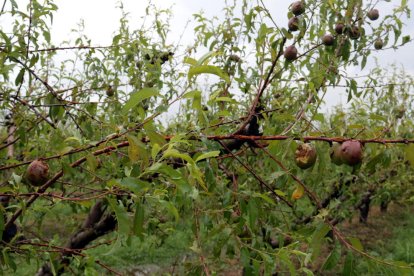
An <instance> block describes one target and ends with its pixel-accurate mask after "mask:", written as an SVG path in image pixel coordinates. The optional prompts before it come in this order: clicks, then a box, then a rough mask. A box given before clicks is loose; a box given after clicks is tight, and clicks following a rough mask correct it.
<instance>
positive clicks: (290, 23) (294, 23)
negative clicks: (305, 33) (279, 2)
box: [288, 16, 299, 32]
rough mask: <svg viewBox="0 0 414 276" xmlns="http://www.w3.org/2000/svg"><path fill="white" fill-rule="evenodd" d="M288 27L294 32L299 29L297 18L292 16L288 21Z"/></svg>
mask: <svg viewBox="0 0 414 276" xmlns="http://www.w3.org/2000/svg"><path fill="white" fill-rule="evenodd" d="M288 29H289V31H291V32H296V31H297V30H299V18H298V17H296V16H294V17H292V18H291V19H289V21H288Z"/></svg>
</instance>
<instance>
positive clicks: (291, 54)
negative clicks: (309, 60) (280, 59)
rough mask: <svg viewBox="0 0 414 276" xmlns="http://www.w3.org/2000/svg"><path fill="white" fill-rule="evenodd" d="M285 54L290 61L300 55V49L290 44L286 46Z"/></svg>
mask: <svg viewBox="0 0 414 276" xmlns="http://www.w3.org/2000/svg"><path fill="white" fill-rule="evenodd" d="M283 56H284V57H285V59H287V60H289V61H292V60H295V59H296V58H297V57H298V50H297V49H296V47H295V46H294V45H290V46H288V47H286V49H285V52H284V53H283Z"/></svg>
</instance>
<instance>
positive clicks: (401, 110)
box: [394, 106, 405, 119]
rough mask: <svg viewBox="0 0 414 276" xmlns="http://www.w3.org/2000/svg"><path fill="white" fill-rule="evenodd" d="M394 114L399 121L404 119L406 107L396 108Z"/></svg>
mask: <svg viewBox="0 0 414 276" xmlns="http://www.w3.org/2000/svg"><path fill="white" fill-rule="evenodd" d="M394 113H395V117H396V118H397V119H401V118H402V117H404V114H405V107H404V106H399V107H397V108H395V109H394Z"/></svg>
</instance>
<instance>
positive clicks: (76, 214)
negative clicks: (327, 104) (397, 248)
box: [0, 0, 414, 275]
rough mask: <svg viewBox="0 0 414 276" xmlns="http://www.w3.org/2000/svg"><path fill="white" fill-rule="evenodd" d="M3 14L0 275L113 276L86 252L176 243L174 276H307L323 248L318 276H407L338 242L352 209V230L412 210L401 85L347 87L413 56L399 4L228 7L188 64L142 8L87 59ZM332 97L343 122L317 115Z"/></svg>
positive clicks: (372, 80) (165, 16)
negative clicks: (375, 211)
mask: <svg viewBox="0 0 414 276" xmlns="http://www.w3.org/2000/svg"><path fill="white" fill-rule="evenodd" d="M4 3H5V4H4V5H3V10H2V12H1V16H9V17H10V18H11V19H12V21H11V22H12V25H11V26H12V28H11V29H10V30H7V31H4V30H2V31H0V35H1V41H0V60H1V63H0V64H1V68H0V70H1V84H0V85H1V86H0V91H1V102H0V104H1V107H0V109H1V111H2V115H3V118H4V119H3V126H2V127H1V139H2V142H3V143H2V145H1V147H0V149H1V151H0V154H1V156H0V158H1V167H0V173H1V179H2V185H1V188H0V192H1V199H2V201H1V202H2V208H1V209H0V210H1V212H2V216H0V232H1V233H2V244H1V246H2V257H1V263H2V265H3V268H4V271H5V272H4V273H5V274H7V273H9V271H11V270H17V269H18V266H19V264H21V263H23V262H24V261H25V260H27V261H29V262H31V265H32V267H34V268H36V270H39V271H38V273H39V275H53V274H62V273H64V272H65V271H70V272H72V273H75V274H76V273H89V274H94V273H95V274H96V273H99V272H97V270H100V269H105V270H107V271H108V272H111V273H115V274H119V272H117V271H116V270H114V269H113V268H110V267H108V266H107V265H105V264H104V263H102V262H101V261H100V260H99V259H97V258H95V256H94V253H93V249H94V248H96V247H98V246H107V245H108V244H110V245H111V246H112V247H111V248H112V249H113V248H117V247H131V248H132V245H131V244H132V243H133V242H134V241H137V240H139V242H141V243H145V242H147V241H150V240H156V242H154V246H160V245H161V244H162V243H164V242H166V241H168V239H169V238H171V237H176V233H181V234H182V236H181V239H180V242H182V244H183V247H185V248H187V249H188V250H189V251H190V252H191V254H189V258H187V259H186V261H185V262H183V264H182V265H181V266H180V269H181V270H182V271H183V272H188V273H190V272H193V273H204V274H206V275H210V274H212V273H214V272H216V271H220V270H221V269H223V268H225V267H226V266H229V264H230V263H234V261H236V263H237V264H238V265H239V266H241V267H243V270H244V272H245V273H246V274H248V275H250V274H252V275H257V274H259V273H264V274H271V273H276V272H286V271H289V272H290V273H291V274H296V273H297V272H296V271H299V272H298V273H299V274H300V273H307V274H312V273H313V272H315V271H313V272H312V270H311V269H310V265H311V264H312V263H315V261H316V260H317V259H318V257H319V255H320V250H321V246H322V245H323V244H324V243H325V242H326V240H327V239H328V240H329V239H330V240H331V241H332V242H333V243H334V247H333V250H332V252H331V253H330V255H329V257H328V258H327V260H326V262H324V265H321V266H320V267H317V268H316V270H317V272H320V271H322V270H330V269H333V268H335V267H337V266H340V265H342V266H343V267H344V274H346V275H348V274H347V273H348V272H349V273H351V272H350V271H351V270H352V269H353V268H354V265H353V262H354V261H353V260H354V259H353V258H354V257H353V256H354V255H358V256H362V257H364V258H366V259H367V260H368V261H369V262H371V263H372V264H374V265H376V266H377V267H376V269H378V270H390V271H394V272H395V271H398V272H399V273H403V272H404V273H407V271H410V266H409V265H408V264H405V263H401V262H395V261H390V260H381V259H378V258H376V257H373V256H370V255H369V254H367V253H366V252H364V251H363V250H362V247H361V245H360V242H359V240H358V239H356V238H348V237H346V236H344V235H343V234H342V233H341V231H340V230H339V229H338V228H337V224H338V223H339V222H341V221H342V220H344V219H346V218H349V217H351V216H352V215H353V213H354V212H355V210H360V213H361V221H362V222H366V221H367V219H368V213H369V207H370V204H372V202H374V203H377V204H383V205H387V204H388V203H389V202H390V201H398V202H410V201H411V199H412V193H413V189H412V188H411V183H412V177H413V174H412V166H414V146H413V145H412V143H414V140H413V137H412V130H413V123H412V119H413V112H412V111H413V106H412V102H413V99H412V95H413V93H412V92H413V90H412V86H413V78H412V76H410V75H409V74H408V73H406V72H404V71H403V70H401V69H399V68H389V69H388V70H387V69H386V68H382V67H381V64H380V65H378V66H376V67H375V68H374V69H372V70H370V71H369V72H368V73H367V74H366V75H364V76H363V77H356V76H354V75H353V74H351V73H350V72H352V70H354V71H355V70H364V68H365V67H366V65H367V63H368V62H369V61H370V59H371V57H372V56H373V55H374V54H376V53H381V52H382V51H386V50H388V49H395V48H398V47H402V46H404V45H406V44H408V43H409V42H411V41H412V39H411V37H410V36H408V35H405V32H404V25H403V21H402V20H403V18H405V16H408V15H409V14H410V10H409V8H408V3H407V1H404V0H403V1H401V3H400V5H399V6H398V7H396V8H395V9H394V10H393V12H392V13H390V14H382V12H381V11H378V10H377V9H376V7H377V2H376V1H374V2H373V1H362V0H350V1H319V0H309V1H306V2H301V1H296V2H292V5H291V6H290V7H289V10H287V11H286V14H287V18H286V22H285V25H283V26H279V25H278V24H277V23H276V21H275V20H274V18H273V16H272V14H271V12H270V11H269V10H268V8H267V7H266V5H265V4H264V2H262V1H257V2H256V1H242V0H240V1H234V2H232V3H227V4H226V5H225V7H224V10H223V11H224V18H221V19H218V18H207V17H205V16H204V15H203V14H202V13H198V14H195V15H194V20H195V22H197V26H196V27H195V28H194V43H193V45H192V47H190V48H187V49H183V47H180V45H179V44H176V45H169V44H167V42H166V41H168V35H169V27H170V25H169V18H170V16H171V13H170V12H169V10H164V9H158V8H156V7H154V6H152V5H149V6H148V8H147V10H146V15H147V19H151V20H146V21H145V22H146V23H145V24H143V26H142V27H140V28H139V29H136V30H135V29H132V28H131V27H130V24H129V21H128V17H127V11H124V10H123V8H122V5H121V7H120V9H121V11H122V12H123V16H122V18H121V19H120V28H119V30H118V31H117V32H116V33H115V34H114V35H113V39H112V44H111V45H108V46H94V44H93V43H92V41H90V39H89V38H88V37H87V36H85V35H84V34H83V32H82V25H80V28H79V30H78V38H77V39H76V40H75V41H73V42H71V43H69V44H68V45H61V46H59V47H56V46H54V45H51V43H50V29H49V28H50V26H51V24H52V23H51V22H52V21H51V19H53V14H54V12H55V11H56V10H57V6H56V4H55V3H54V1H50V0H48V1H43V2H41V1H36V0H31V1H29V4H28V5H27V7H22V6H19V5H18V3H17V2H16V1H10V2H9V1H5V2H4ZM377 13H379V15H378V16H377ZM148 22H150V23H148ZM177 43H178V42H177ZM64 51H65V53H68V54H67V55H61V54H60V53H62V52H64ZM67 51H69V52H67ZM206 76H210V77H208V78H205V77H206ZM340 88H345V89H346V91H347V94H348V102H349V104H348V105H347V107H346V108H345V107H340V108H338V109H336V110H334V111H333V112H332V113H326V112H323V110H321V105H322V104H323V102H324V99H325V97H326V95H327V94H328V93H336V90H337V89H340ZM177 105H179V108H176V107H177ZM174 107H175V108H174ZM164 114H166V116H165V117H162V115H164ZM162 118H163V119H162ZM165 118H168V119H165ZM334 148H336V150H334ZM315 154H316V156H317V157H316V158H315ZM331 158H334V161H335V162H332V160H331ZM341 256H346V257H344V258H343V259H344V260H342V261H341ZM34 260H40V262H39V263H36V264H35V263H34ZM338 262H339V263H340V264H338Z"/></svg>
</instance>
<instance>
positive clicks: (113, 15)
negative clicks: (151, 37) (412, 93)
mask: <svg viewBox="0 0 414 276" xmlns="http://www.w3.org/2000/svg"><path fill="white" fill-rule="evenodd" d="M408 2H409V3H410V2H411V3H410V4H409V5H410V6H411V8H412V9H414V4H413V2H414V0H409V1H408ZM147 3H148V0H124V1H123V4H124V10H125V11H127V12H128V13H129V19H130V21H131V24H132V27H137V26H139V24H140V23H141V22H142V21H141V20H140V19H141V17H142V16H143V15H144V9H145V7H146V5H147ZM152 3H153V4H155V5H156V6H158V7H161V8H165V9H166V8H169V7H172V11H173V18H172V22H171V36H170V38H171V40H174V41H170V43H174V42H175V43H176V42H177V41H178V38H179V37H180V35H181V34H182V33H183V31H184V28H185V25H186V23H187V21H188V20H191V19H192V18H193V17H192V14H194V13H197V12H199V11H200V10H203V11H204V13H205V15H206V16H207V17H211V16H219V15H220V14H222V8H223V6H224V1H223V0H208V1H196V0H153V1H152ZM264 3H265V5H266V6H267V8H268V9H269V10H270V12H271V13H272V15H274V18H275V20H276V22H277V23H278V24H280V25H281V26H284V25H286V22H287V19H286V14H287V10H288V6H289V5H290V3H291V1H287V0H264ZM399 3H400V1H391V2H389V3H388V2H385V1H381V2H380V3H379V5H378V9H379V10H380V13H381V15H382V16H384V15H386V14H388V13H391V12H392V8H393V7H395V6H396V5H398V4H399ZM58 5H59V11H58V14H57V15H56V16H55V21H54V26H53V30H52V31H53V36H52V37H54V40H53V41H54V42H55V43H56V44H59V42H60V41H63V40H65V39H67V38H68V34H69V33H70V29H71V28H73V27H75V26H76V24H77V23H78V22H79V21H80V19H83V20H84V22H85V26H86V28H85V33H86V34H87V35H88V36H89V37H90V38H92V42H93V44H96V45H107V44H110V43H111V38H112V34H113V32H114V31H115V30H116V29H117V28H118V26H119V18H120V16H121V14H120V10H119V9H117V8H116V6H117V5H119V2H118V1H115V0H59V1H58ZM403 21H404V22H407V27H408V28H407V33H404V34H410V35H411V37H414V20H413V18H411V19H409V20H408V21H407V20H406V19H403ZM191 26H192V25H191V24H190V25H189V27H188V28H187V30H186V32H185V36H184V37H183V40H182V44H184V45H186V43H187V44H188V43H191V38H192V27H191ZM413 53H414V44H413V43H411V44H410V45H407V46H406V47H403V48H402V49H400V50H398V51H394V50H386V51H381V52H378V53H376V54H374V55H373V56H376V58H378V62H379V64H380V65H382V66H387V65H389V64H391V63H397V64H399V65H402V66H404V67H405V69H406V70H407V71H408V72H412V73H413V74H414V54H413ZM372 61H373V59H371V62H369V63H368V66H367V68H369V67H370V66H369V65H371V66H373V62H372ZM351 73H352V72H351ZM354 73H355V74H357V73H358V72H357V71H356V72H354ZM325 100H326V101H327V103H328V105H330V106H332V105H335V104H337V103H339V102H342V103H344V102H345V101H346V96H345V95H342V96H341V97H338V93H328V95H327V97H326V98H325Z"/></svg>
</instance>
